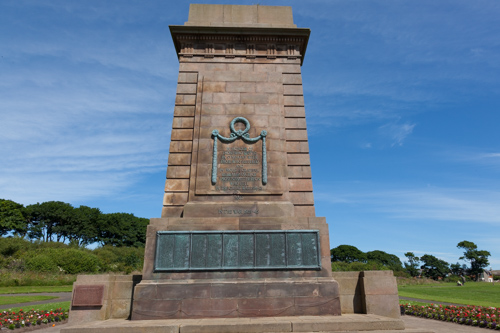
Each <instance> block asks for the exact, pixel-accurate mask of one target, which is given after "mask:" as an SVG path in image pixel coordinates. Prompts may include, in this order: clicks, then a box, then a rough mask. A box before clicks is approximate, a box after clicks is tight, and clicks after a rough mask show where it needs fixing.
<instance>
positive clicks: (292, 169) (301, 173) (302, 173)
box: [288, 166, 311, 178]
mask: <svg viewBox="0 0 500 333" xmlns="http://www.w3.org/2000/svg"><path fill="white" fill-rule="evenodd" d="M288 178H311V167H310V166H289V167H288Z"/></svg>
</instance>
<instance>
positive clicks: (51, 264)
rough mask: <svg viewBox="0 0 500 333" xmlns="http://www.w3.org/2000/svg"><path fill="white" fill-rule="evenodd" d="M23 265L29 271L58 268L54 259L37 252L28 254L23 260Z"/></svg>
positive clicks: (49, 270)
mask: <svg viewBox="0 0 500 333" xmlns="http://www.w3.org/2000/svg"><path fill="white" fill-rule="evenodd" d="M25 267H26V269H28V270H30V271H36V272H53V273H55V272H58V271H59V268H58V267H57V264H56V263H55V261H54V259H53V258H51V257H50V256H48V255H47V254H37V255H34V256H32V257H31V256H28V257H27V258H26V260H25Z"/></svg>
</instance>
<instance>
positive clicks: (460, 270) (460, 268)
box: [450, 262, 467, 275]
mask: <svg viewBox="0 0 500 333" xmlns="http://www.w3.org/2000/svg"><path fill="white" fill-rule="evenodd" d="M450 271H451V274H453V275H463V274H465V273H466V272H467V266H466V265H465V264H464V265H460V263H459V262H457V263H456V264H451V265H450Z"/></svg>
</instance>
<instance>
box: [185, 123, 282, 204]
mask: <svg viewBox="0 0 500 333" xmlns="http://www.w3.org/2000/svg"><path fill="white" fill-rule="evenodd" d="M227 120H228V121H227V123H226V124H224V123H223V124H220V125H211V126H210V127H209V128H208V129H207V130H205V131H202V134H204V133H206V136H203V137H202V138H200V140H199V146H198V158H197V163H196V173H195V175H196V176H195V179H194V181H195V184H196V185H195V186H196V190H195V191H196V192H195V193H196V194H198V195H231V196H233V195H242V196H247V195H261V194H263V195H266V194H283V186H284V177H283V176H284V175H283V172H279V174H278V172H277V171H276V170H277V169H280V168H283V165H286V159H280V160H275V158H276V154H275V153H274V151H272V150H271V149H270V148H269V147H271V148H272V140H273V139H272V138H270V137H267V138H266V140H267V146H268V148H267V150H266V159H265V161H264V160H263V159H264V158H263V151H262V149H263V144H262V139H260V140H257V141H256V142H253V143H251V142H245V141H244V140H243V139H241V138H238V139H236V140H234V141H233V142H224V141H223V140H221V139H218V140H217V154H216V168H217V172H216V174H217V176H216V181H215V183H214V182H213V181H212V169H213V162H214V137H213V135H212V131H211V130H213V129H217V128H218V129H222V130H220V135H222V136H224V137H230V134H231V133H230V132H229V129H228V124H229V122H230V121H231V119H230V118H229V117H228V118H227ZM250 122H251V121H250ZM237 125H239V124H237ZM209 130H210V131H209ZM260 130H261V129H260V128H255V129H254V128H252V129H251V130H250V132H249V136H250V137H252V138H255V137H258V136H259V133H260ZM264 162H265V165H266V167H265V170H266V177H264V175H263V168H264V166H263V164H264ZM277 164H279V168H276V165H277ZM280 170H281V169H280ZM264 178H265V180H266V181H267V182H266V181H264Z"/></svg>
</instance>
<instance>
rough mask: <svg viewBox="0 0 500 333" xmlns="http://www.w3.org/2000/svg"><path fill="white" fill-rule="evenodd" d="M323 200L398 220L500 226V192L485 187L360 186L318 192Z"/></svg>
mask: <svg viewBox="0 0 500 333" xmlns="http://www.w3.org/2000/svg"><path fill="white" fill-rule="evenodd" d="M315 198H316V199H317V200H320V201H326V202H331V203H334V204H338V203H350V204H363V205H364V206H365V209H368V210H373V211H376V212H379V213H383V214H385V215H386V216H387V217H389V218H392V219H398V220H421V221H449V222H468V223H474V224H477V223H484V224H488V225H496V226H500V205H499V204H498V203H499V202H500V192H497V191H488V190H483V189H478V190H475V189H455V188H426V189H405V190H392V191H388V190H385V191H384V190H375V189H374V190H369V189H366V188H365V189H359V188H358V189H357V191H356V192H345V193H344V194H330V193H316V192H315Z"/></svg>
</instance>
